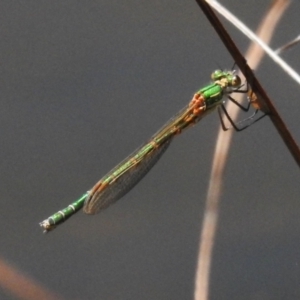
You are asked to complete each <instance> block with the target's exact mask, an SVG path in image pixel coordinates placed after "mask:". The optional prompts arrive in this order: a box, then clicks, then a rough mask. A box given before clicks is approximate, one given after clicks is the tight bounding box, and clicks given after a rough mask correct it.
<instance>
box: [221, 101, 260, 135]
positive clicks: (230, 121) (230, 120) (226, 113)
mask: <svg viewBox="0 0 300 300" xmlns="http://www.w3.org/2000/svg"><path fill="white" fill-rule="evenodd" d="M221 108H222V110H223V112H224V114H225V116H226V118H227V119H228V121H229V123H230V124H231V126H232V127H233V128H234V129H235V131H242V130H244V129H246V128H247V127H249V126H251V125H252V124H254V123H256V122H257V121H259V120H261V119H262V118H263V117H265V116H266V114H263V115H262V116H260V117H258V118H257V119H255V120H254V116H255V115H256V114H257V113H258V111H259V110H258V109H256V110H255V112H254V113H253V115H251V116H250V117H248V118H246V119H244V120H242V121H239V122H237V123H235V122H234V121H233V120H232V118H231V117H230V115H229V113H228V111H227V110H226V108H225V106H224V104H221ZM218 113H219V117H220V120H221V126H222V129H223V130H224V131H226V130H228V129H230V128H231V127H226V126H225V124H224V120H223V118H222V113H221V111H220V107H218ZM250 120H252V122H250V123H248V124H246V125H244V126H240V125H242V124H243V123H244V124H245V122H248V121H250Z"/></svg>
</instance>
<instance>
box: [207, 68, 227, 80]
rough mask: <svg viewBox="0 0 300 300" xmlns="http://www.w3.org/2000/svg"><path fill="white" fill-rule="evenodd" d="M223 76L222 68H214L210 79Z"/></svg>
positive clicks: (217, 78)
mask: <svg viewBox="0 0 300 300" xmlns="http://www.w3.org/2000/svg"><path fill="white" fill-rule="evenodd" d="M223 76H224V72H223V71H222V70H216V71H214V72H213V73H212V74H211V77H210V78H211V80H212V81H216V80H219V79H220V78H221V77H223Z"/></svg>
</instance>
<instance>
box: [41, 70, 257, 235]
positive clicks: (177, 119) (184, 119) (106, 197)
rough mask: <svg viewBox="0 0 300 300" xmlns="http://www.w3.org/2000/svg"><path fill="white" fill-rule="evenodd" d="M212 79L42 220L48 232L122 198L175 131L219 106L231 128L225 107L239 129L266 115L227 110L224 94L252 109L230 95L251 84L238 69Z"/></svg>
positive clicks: (222, 72)
mask: <svg viewBox="0 0 300 300" xmlns="http://www.w3.org/2000/svg"><path fill="white" fill-rule="evenodd" d="M211 80H212V83H211V84H209V85H207V86H205V87H204V88H202V89H200V90H199V91H198V92H197V93H196V94H195V95H194V97H193V99H192V100H191V101H190V102H189V104H188V105H187V106H186V107H184V108H183V109H182V110H181V111H180V112H179V113H177V114H176V115H175V116H174V117H173V118H172V119H171V120H169V122H168V123H167V124H166V125H165V126H163V127H162V128H161V129H160V130H159V131H158V132H157V133H156V134H155V135H153V136H152V138H151V139H150V140H149V141H148V142H147V143H146V144H144V145H142V146H141V147H140V148H138V149H137V150H136V151H134V152H133V153H132V154H131V155H129V156H128V157H127V158H126V159H125V160H123V161H122V162H121V163H120V164H118V165H117V166H116V167H115V168H113V169H112V170H111V171H110V172H108V173H107V174H106V175H105V176H104V177H103V178H102V179H101V180H100V181H98V182H97V183H96V185H95V186H94V187H93V188H92V189H91V190H89V191H88V192H86V193H85V194H83V195H82V196H81V198H80V199H78V200H77V201H75V202H74V203H72V204H70V205H69V206H68V207H66V208H64V209H63V210H60V211H58V212H57V213H55V214H54V215H52V216H51V217H49V218H48V219H46V220H44V221H43V222H41V223H40V225H41V227H43V229H44V232H48V231H50V230H52V229H54V228H55V227H56V226H57V225H58V224H60V223H63V222H64V221H66V220H67V219H68V218H69V217H70V216H72V215H73V214H75V213H76V212H77V211H78V210H80V209H81V208H83V211H84V212H85V213H87V214H96V213H98V212H100V211H101V210H103V209H105V208H107V207H108V206H109V205H111V204H113V203H114V202H116V201H117V200H119V199H120V198H121V197H123V196H124V195H125V194H126V193H127V192H129V191H130V190H131V189H132V188H133V187H134V186H135V185H136V184H137V183H138V182H139V181H140V180H141V179H142V178H143V177H144V176H145V175H146V174H147V173H148V172H149V170H150V169H151V168H152V167H153V166H154V165H155V163H156V162H157V161H158V160H159V158H160V157H161V156H162V155H163V153H164V152H165V151H166V150H167V148H168V147H169V145H170V143H171V141H172V139H173V137H174V136H175V135H178V134H180V133H181V132H182V131H183V130H184V129H186V128H188V127H190V126H192V125H194V124H196V123H197V122H198V121H200V120H201V119H202V118H203V117H204V116H206V115H207V114H208V113H210V112H211V111H213V110H214V109H215V108H218V112H219V116H220V120H221V123H222V127H223V129H224V130H227V129H228V128H227V127H225V125H224V122H223V119H222V114H221V109H222V110H223V112H224V115H225V116H226V118H227V119H228V120H229V122H230V123H231V125H232V127H234V129H235V130H237V131H241V130H243V129H245V128H246V127H248V126H249V125H251V124H253V123H254V122H256V121H258V120H259V119H261V118H262V117H263V116H261V117H259V118H256V119H255V118H254V116H255V115H256V113H257V112H258V109H256V110H255V112H254V114H253V115H252V116H250V117H248V118H247V119H245V120H243V121H241V122H239V123H234V122H233V120H232V119H231V118H230V116H229V114H228V112H227V111H226V108H225V106H224V102H225V100H224V98H225V99H226V98H227V99H229V100H231V101H232V102H234V103H235V104H236V105H238V106H239V107H240V108H241V109H242V110H244V111H248V110H249V107H250V104H251V100H250V99H248V101H249V103H248V105H247V106H246V107H244V106H242V105H241V104H239V103H238V102H237V101H235V100H234V99H233V98H232V97H231V96H230V94H232V93H246V92H247V90H248V88H247V90H242V89H241V88H242V86H243V85H242V84H241V79H240V77H239V76H238V75H236V74H235V72H234V71H222V70H216V71H215V72H213V73H212V75H211ZM246 120H248V121H249V120H250V122H247V125H245V126H242V127H241V126H240V125H242V124H244V121H246Z"/></svg>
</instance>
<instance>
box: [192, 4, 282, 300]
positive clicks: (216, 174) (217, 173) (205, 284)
mask: <svg viewBox="0 0 300 300" xmlns="http://www.w3.org/2000/svg"><path fill="white" fill-rule="evenodd" d="M197 2H198V1H197ZM287 5H288V1H284V0H283V1H277V2H276V4H274V5H273V6H272V7H271V9H270V10H269V13H268V14H267V16H266V17H265V18H264V22H263V24H262V25H261V26H260V28H259V30H258V34H259V35H260V37H261V38H262V39H263V40H264V41H265V42H266V43H268V42H269V40H270V38H271V35H272V33H273V31H274V28H275V25H276V22H278V20H279V18H280V16H281V14H282V13H283V12H284V10H285V8H286V7H287ZM266 28H267V30H266ZM232 43H233V42H232ZM248 54H251V55H252V57H250V56H249V55H248ZM248 54H247V59H248V61H249V63H250V64H251V66H252V67H253V68H255V67H256V66H257V65H258V63H259V60H260V59H261V58H262V56H263V51H262V50H261V48H259V47H257V45H254V44H253V43H252V45H250V47H249V50H248ZM254 58H256V61H254ZM229 103H230V102H229ZM229 105H230V104H229ZM235 107H236V106H232V107H227V109H230V115H232V114H233V117H235V116H236V115H237V112H238V109H236V110H235V111H233V110H232V108H235ZM232 132H233V131H231V132H228V131H227V132H226V133H224V131H223V130H221V128H220V131H219V134H218V138H217V144H216V149H215V156H214V160H213V166H212V172H211V178H210V184H209V189H208V194H207V200H206V209H205V213H204V220H203V226H202V232H201V239H200V247H199V256H198V268H197V274H196V286H195V288H196V289H195V299H196V300H206V299H208V291H209V273H210V265H211V258H212V250H213V244H214V237H215V232H216V228H217V221H218V213H219V200H220V195H221V189H222V183H223V180H222V178H223V173H224V168H225V163H226V159H227V155H228V151H229V146H230V142H231V138H232Z"/></svg>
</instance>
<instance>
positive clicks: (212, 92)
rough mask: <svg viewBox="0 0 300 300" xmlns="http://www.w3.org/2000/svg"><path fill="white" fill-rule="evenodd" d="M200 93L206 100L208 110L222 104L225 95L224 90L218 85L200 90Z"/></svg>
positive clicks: (213, 84)
mask: <svg viewBox="0 0 300 300" xmlns="http://www.w3.org/2000/svg"><path fill="white" fill-rule="evenodd" d="M198 93H200V94H201V95H202V96H203V98H204V99H205V103H206V109H210V108H213V107H214V106H216V105H218V104H220V103H221V100H222V98H223V95H224V92H223V88H222V87H221V86H220V85H219V84H217V83H212V84H210V85H207V86H206V87H204V88H202V89H201V90H199V91H198Z"/></svg>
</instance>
